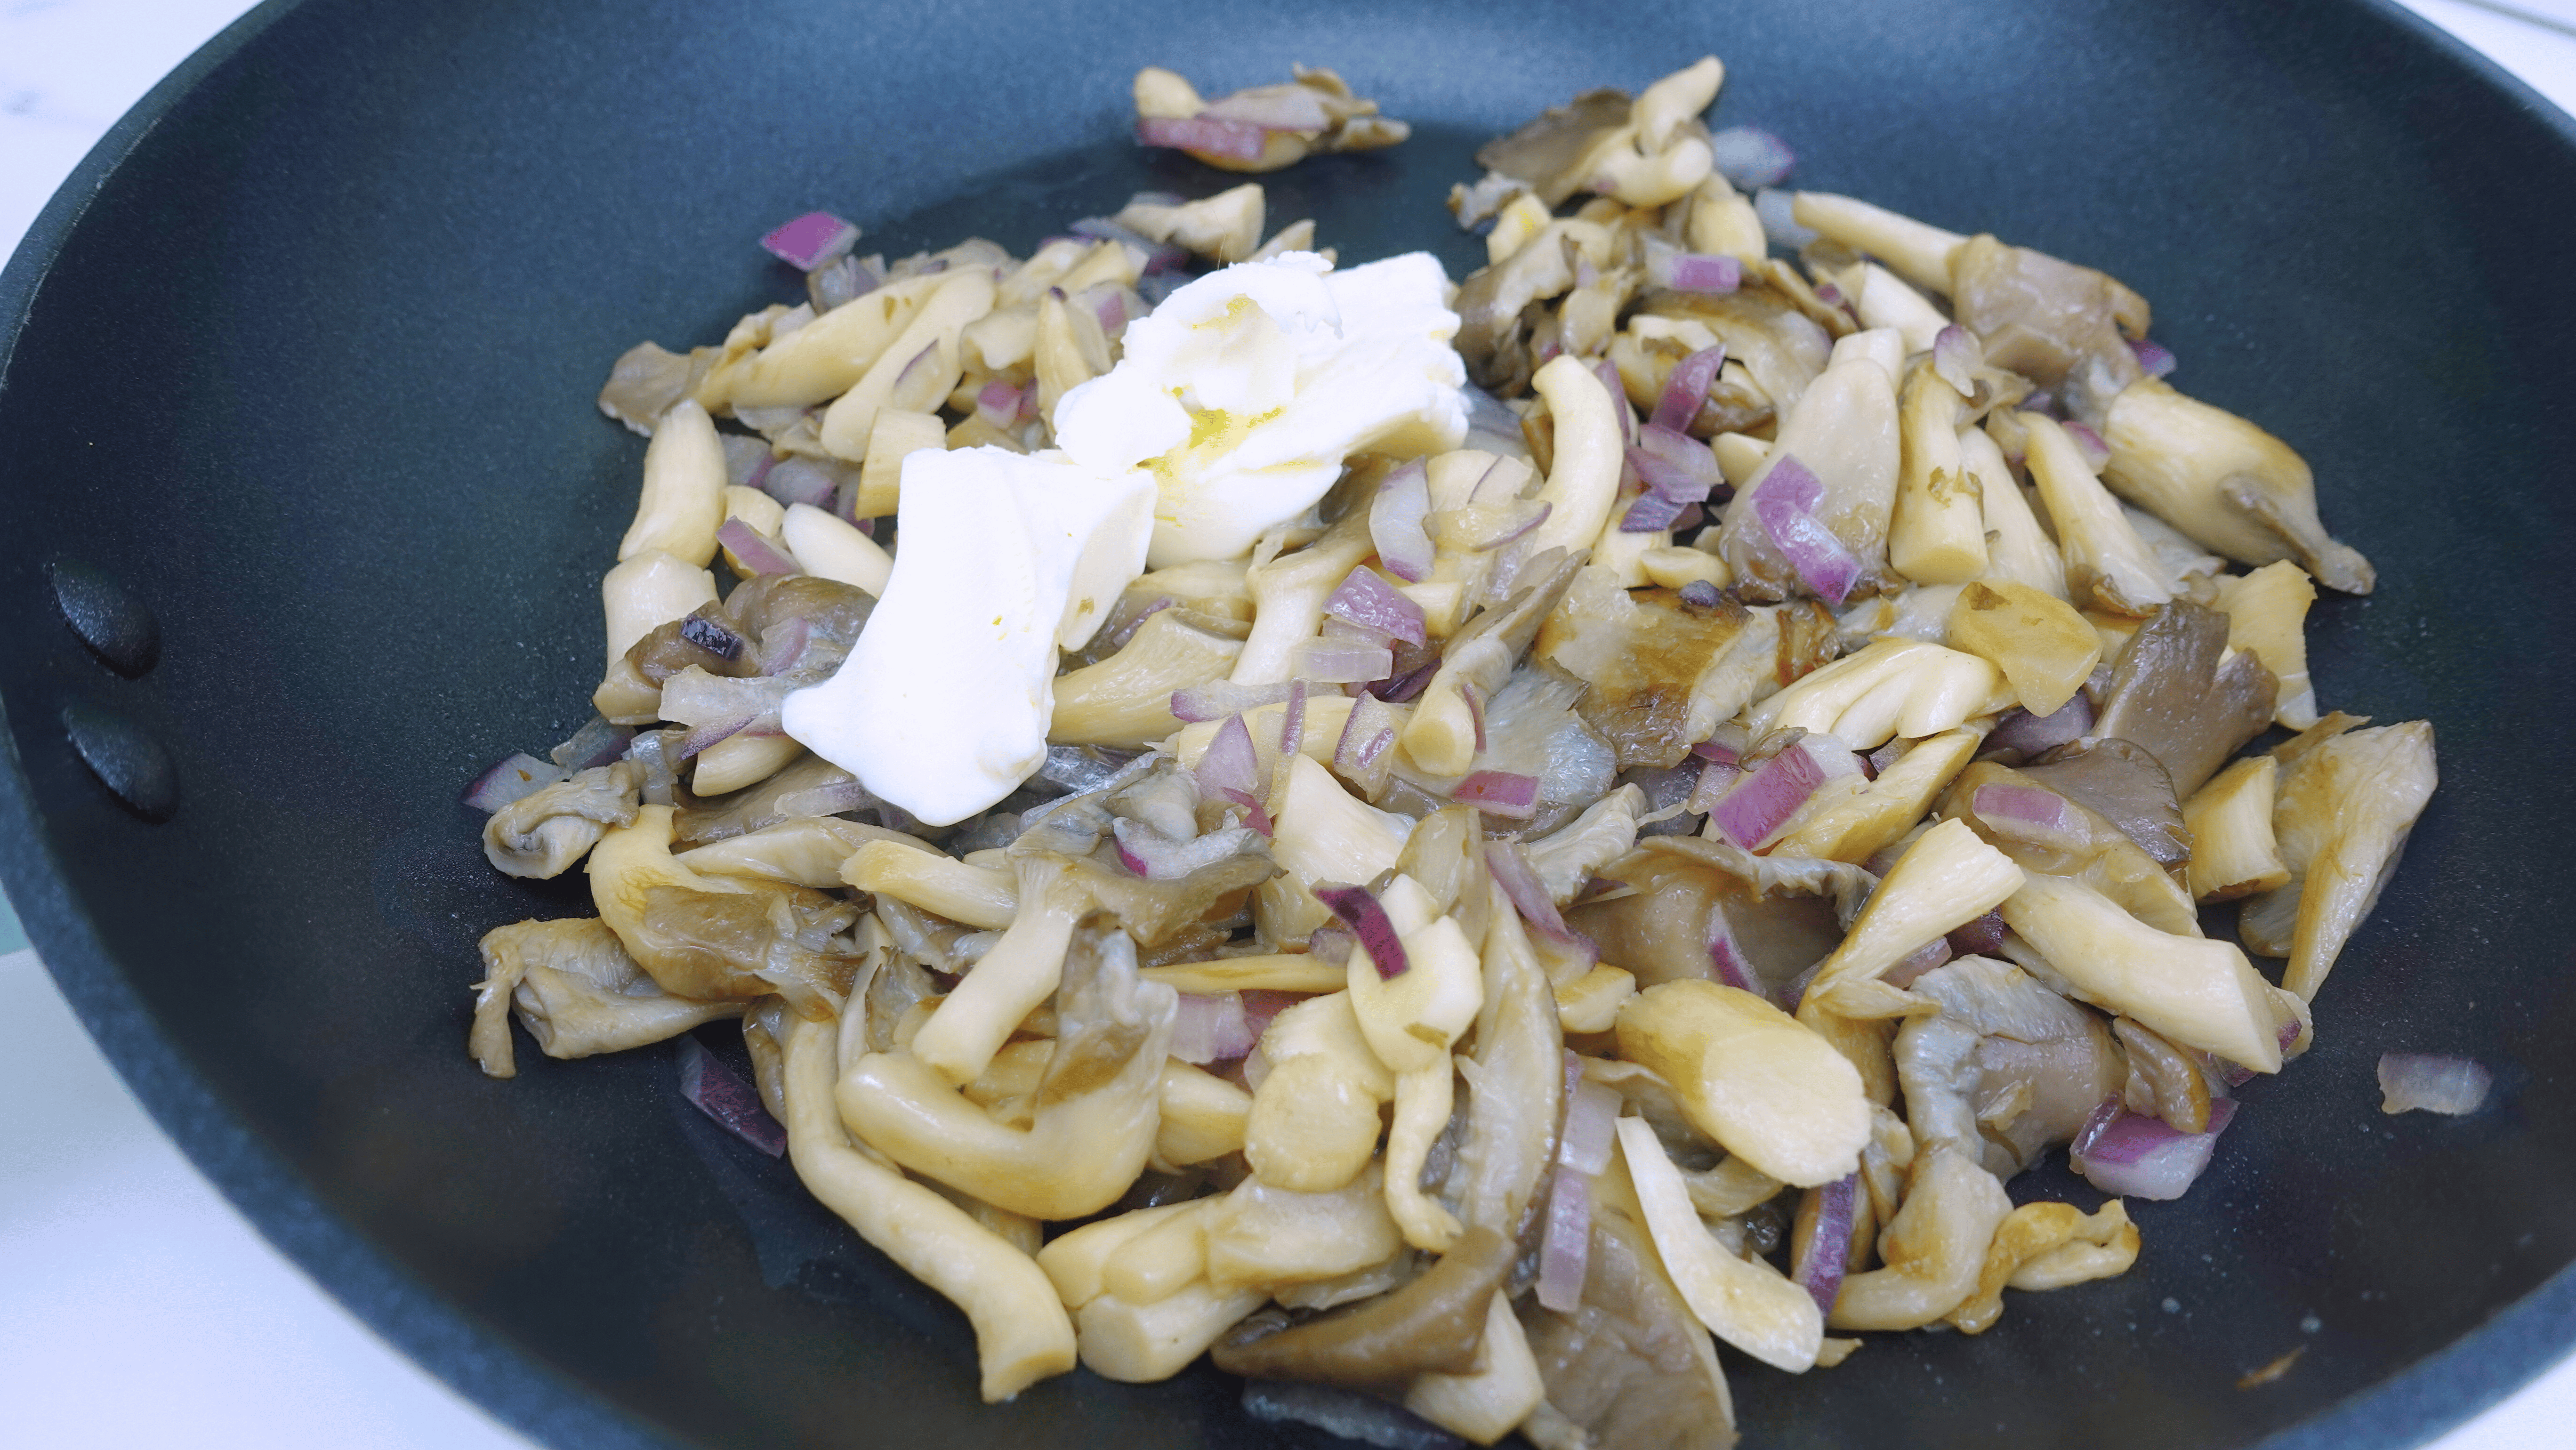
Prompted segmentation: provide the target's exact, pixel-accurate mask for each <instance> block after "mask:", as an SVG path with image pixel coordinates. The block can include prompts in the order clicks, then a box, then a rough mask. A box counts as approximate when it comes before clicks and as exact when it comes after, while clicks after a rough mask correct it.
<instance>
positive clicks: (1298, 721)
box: [1279, 680, 1306, 760]
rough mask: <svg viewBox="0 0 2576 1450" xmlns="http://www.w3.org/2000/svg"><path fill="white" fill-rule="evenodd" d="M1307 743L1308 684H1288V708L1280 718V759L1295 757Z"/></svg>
mask: <svg viewBox="0 0 2576 1450" xmlns="http://www.w3.org/2000/svg"><path fill="white" fill-rule="evenodd" d="M1305 743H1306V682H1305V681H1304V680H1290V681H1289V682H1288V708H1287V710H1286V711H1285V712H1284V713H1283V714H1281V715H1280V717H1279V758H1280V759H1281V760H1286V759H1287V758H1288V757H1290V756H1292V755H1295V754H1296V753H1297V752H1298V750H1299V749H1301V748H1303V747H1304V745H1305Z"/></svg>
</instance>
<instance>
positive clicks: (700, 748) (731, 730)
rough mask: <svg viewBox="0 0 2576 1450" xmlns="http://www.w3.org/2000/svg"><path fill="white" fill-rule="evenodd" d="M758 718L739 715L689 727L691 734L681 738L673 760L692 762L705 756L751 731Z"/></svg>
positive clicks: (672, 754)
mask: <svg viewBox="0 0 2576 1450" xmlns="http://www.w3.org/2000/svg"><path fill="white" fill-rule="evenodd" d="M758 718H759V717H757V716H753V715H737V716H734V717H733V718H732V719H729V720H710V721H708V722H707V723H706V724H704V725H692V726H690V727H689V733H688V734H686V735H683V736H681V737H680V747H679V749H677V750H674V751H672V752H671V758H672V759H673V760H690V759H694V758H695V757H697V756H700V755H704V754H706V753H707V752H708V751H709V750H712V749H714V748H715V747H716V746H719V745H722V744H723V743H724V742H726V741H728V740H731V739H732V738H733V737H735V736H737V735H740V734H742V733H743V732H745V731H747V730H750V729H751V726H752V722H753V721H754V720H756V719H758Z"/></svg>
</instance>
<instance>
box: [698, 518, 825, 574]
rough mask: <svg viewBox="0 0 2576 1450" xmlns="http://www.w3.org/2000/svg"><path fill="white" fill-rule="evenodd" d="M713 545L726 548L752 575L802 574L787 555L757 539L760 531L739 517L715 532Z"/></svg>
mask: <svg viewBox="0 0 2576 1450" xmlns="http://www.w3.org/2000/svg"><path fill="white" fill-rule="evenodd" d="M716 542H717V543H719V544H722V545H724V546H725V549H726V550H727V551H728V552H730V553H731V554H732V555H733V556H734V557H735V558H736V559H739V560H741V561H742V566H743V567H744V568H746V569H749V570H750V571H751V572H752V573H754V574H802V573H804V572H805V571H804V570H802V569H800V568H798V567H796V561H795V560H793V559H791V558H789V557H787V552H786V551H785V550H784V549H781V548H779V547H778V546H777V545H775V544H772V543H771V542H769V541H768V540H767V539H764V538H762V537H761V536H760V531H759V530H758V529H755V528H753V527H752V526H751V525H750V524H748V523H745V522H743V521H742V520H741V519H740V518H729V519H726V520H725V521H724V526H723V527H721V528H719V529H717V530H716Z"/></svg>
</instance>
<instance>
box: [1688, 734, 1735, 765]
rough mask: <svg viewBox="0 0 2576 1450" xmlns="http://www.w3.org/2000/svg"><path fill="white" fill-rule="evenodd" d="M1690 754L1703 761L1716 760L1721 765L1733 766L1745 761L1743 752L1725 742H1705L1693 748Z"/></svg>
mask: <svg viewBox="0 0 2576 1450" xmlns="http://www.w3.org/2000/svg"><path fill="white" fill-rule="evenodd" d="M1690 753H1691V754H1693V755H1696V756H1698V757H1699V758H1700V759H1702V760H1714V761H1716V762H1717V763H1718V764H1720V765H1733V764H1735V763H1737V762H1738V761H1741V760H1742V759H1744V752H1743V751H1742V750H1740V749H1738V748H1737V747H1736V746H1734V745H1732V744H1729V743H1728V742H1726V741H1723V740H1703V741H1701V742H1700V743H1698V744H1697V745H1694V746H1692V747H1691V748H1690Z"/></svg>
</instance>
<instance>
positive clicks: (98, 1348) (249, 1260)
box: [0, 0, 2576, 1450]
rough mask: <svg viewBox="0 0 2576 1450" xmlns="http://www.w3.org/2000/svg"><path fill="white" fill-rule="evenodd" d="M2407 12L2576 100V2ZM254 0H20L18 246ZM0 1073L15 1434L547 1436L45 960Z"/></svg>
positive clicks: (20, 996) (15, 995)
mask: <svg viewBox="0 0 2576 1450" xmlns="http://www.w3.org/2000/svg"><path fill="white" fill-rule="evenodd" d="M2248 3H2261V0H2248ZM2405 3H2407V4H2409V5H2410V6H2411V7H2412V8H2414V9H2415V10H2416V11H2418V12H2419V13H2421V14H2423V15H2424V16H2426V17H2427V18H2429V19H2431V20H2433V21H2434V22H2435V23H2436V24H2439V25H2442V26H2444V27H2446V28H2448V29H2450V30H2451V31H2452V32H2453V33H2454V34H2456V35H2458V36H2459V37H2461V38H2462V39H2463V40H2466V41H2467V42H2468V43H2470V44H2471V45H2473V46H2477V47H2479V48H2480V49H2482V50H2484V51H2485V52H2486V53H2487V54H2489V55H2491V56H2493V57H2494V58H2495V59H2496V60H2497V61H2498V62H2500V63H2501V64H2502V65H2503V66H2504V67H2505V68H2506V69H2508V70H2510V71H2512V72H2514V73H2515V74H2516V75H2519V76H2520V77H2522V79H2523V80H2524V81H2526V82H2528V83H2529V84H2530V85H2531V86H2533V87H2534V88H2535V89H2537V90H2539V91H2541V92H2542V93H2543V94H2545V95H2548V96H2550V97H2551V98H2552V99H2554V100H2556V101H2557V102H2558V104H2559V105H2561V106H2562V107H2567V108H2569V109H2571V110H2576V0H2492V3H2487V4H2476V5H2472V4H2467V3H2460V0H2405ZM248 8H249V6H248V4H247V3H244V0H0V255H5V254H6V253H7V252H9V251H10V250H11V249H13V248H14V247H15V246H16V245H17V242H18V239H19V237H20V236H21V235H22V234H23V233H24V232H25V231H26V229H27V227H28V226H29V224H31V223H32V222H33V221H34V220H35V216H36V213H37V211H38V209H39V208H41V207H42V206H43V205H44V203H45V199H46V197H48V196H49V195H51V194H52V192H53V189H54V188H55V186H56V185H58V184H59V183H60V182H61V181H62V179H63V178H64V177H65V176H67V175H68V174H70V172H71V169H72V167H73V166H74V165H75V164H77V163H78V162H79V160H80V159H81V157H82V156H83V155H84V154H85V153H86V152H87V151H88V150H89V147H90V145H91V143H93V142H95V141H96V140H97V139H98V138H99V136H100V135H101V134H102V133H104V132H105V131H106V129H107V127H108V126H109V125H110V124H111V123H113V122H114V121H115V119H116V118H117V117H118V116H119V115H121V114H122V113H123V112H124V111H125V110H126V108H127V107H129V106H131V105H133V104H134V102H135V101H137V100H139V99H141V98H142V95H143V93H144V92H145V91H146V90H147V89H149V88H150V87H151V85H152V83H153V82H154V81H156V80H158V79H159V78H160V77H161V76H162V75H163V74H164V73H166V72H167V71H168V70H170V68H171V67H173V66H175V65H177V64H178V63H179V62H180V61H181V60H183V59H185V58H186V57H187V55H188V54H189V52H191V51H193V50H194V49H196V47H197V46H198V45H200V44H201V43H203V42H204V41H205V40H206V39H207V38H209V37H211V36H212V35H214V34H215V32H217V31H218V30H220V29H222V28H223V27H224V26H225V25H227V24H229V23H231V21H232V20H233V19H234V17H236V16H237V15H239V14H241V13H242V12H243V11H245V10H247V9H248ZM2517 11H2518V12H2520V13H2521V15H2522V16H2525V17H2529V18H2528V19H2524V18H2516V16H2515V14H2514V12H2517ZM2535 22H2536V23H2535ZM8 939H10V938H8V937H6V936H0V945H5V944H7V940H8ZM458 1050H459V1051H460V1053H461V1052H462V1050H463V1044H462V1043H460V1044H459V1045H458ZM0 1064H6V1065H7V1070H8V1072H9V1075H10V1077H11V1080H12V1087H13V1101H12V1103H11V1109H12V1110H11V1111H10V1112H8V1113H6V1114H0V1346H5V1349H0V1405H6V1406H8V1407H9V1408H8V1412H7V1419H6V1423H5V1425H4V1426H0V1442H6V1443H7V1444H10V1445H23V1446H44V1447H71V1446H111V1447H125V1446H146V1445H151V1446H164V1445H185V1446H188V1447H190V1450H221V1447H231V1446H243V1447H250V1446H260V1447H302V1446H331V1447H375V1446H383V1447H410V1446H420V1447H441V1450H486V1447H491V1450H504V1447H518V1450H524V1447H525V1446H526V1444H527V1442H525V1441H523V1440H521V1439H520V1438H519V1437H517V1436H516V1435H514V1434H512V1433H511V1432H509V1431H508V1430H505V1429H503V1428H502V1427H501V1426H499V1425H498V1424H497V1423H495V1422H494V1421H492V1420H491V1419H490V1418H489V1417H487V1416H485V1415H484V1414H483V1413H482V1412H481V1411H480V1410H477V1409H475V1408H474V1407H473V1406H471V1405H469V1404H467V1403H466V1402H465V1401H464V1400H462V1399H460V1398H459V1397H457V1396H456V1395H455V1394H453V1393H452V1392H450V1391H449V1390H448V1389H447V1388H446V1387H445V1386H444V1385H441V1384H440V1383H438V1382H437V1381H436V1380H434V1379H432V1378H430V1377H429V1376H428V1375H427V1374H424V1373H423V1372H421V1371H420V1370H418V1369H416V1368H415V1367H413V1366H412V1365H411V1363H410V1362H409V1361H407V1360H405V1359H403V1358H402V1357H401V1356H399V1355H397V1354H395V1353H394V1352H393V1351H392V1350H391V1349H389V1348H387V1347H386V1346H385V1345H384V1344H383V1343H382V1342H381V1341H379V1340H377V1339H376V1338H375V1337H374V1335H372V1334H371V1333H369V1332H368V1331H367V1329H366V1328H365V1327H364V1326H362V1325H360V1324H359V1323H358V1322H357V1321H356V1320H355V1319H353V1318H351V1317H350V1316H349V1314H348V1313H347V1312H346V1311H344V1310H343V1309H341V1308H340V1306H339V1305H338V1304H337V1303H335V1302H334V1301H333V1300H331V1299H330V1297H329V1296H327V1295H325V1294H323V1293H322V1292H321V1291H319V1290H318V1289H316V1288H315V1287H314V1286H313V1285H312V1283H311V1282H310V1281H308V1280H307V1279H305V1277H304V1276H303V1274H302V1273H301V1272H300V1271H298V1270H297V1269H296V1268H295V1267H294V1266H293V1265H291V1264H289V1263H288V1262H287V1261H286V1260H285V1259H284V1258H283V1257H281V1256H280V1255H279V1254H278V1253H277V1252H276V1251H275V1250H274V1249H272V1248H270V1247H269V1246H268V1244H267V1242H266V1241H265V1240H263V1239H261V1238H260V1237H259V1236H258V1235H257V1234H256V1233H255V1232H253V1231H252V1230H251V1228H250V1227H249V1225H248V1224H247V1223H245V1222H244V1221H243V1220H242V1219H241V1217H240V1216H239V1215H238V1214H236V1213H235V1212H234V1211H233V1210H232V1207H231V1206H230V1205H229V1204H227V1203H226V1202H225V1201H224V1200H223V1199H222V1198H221V1197H220V1196H219V1195H218V1194H216V1192H215V1191H214V1189H213V1188H212V1187H211V1186H209V1185H208V1184H207V1183H206V1181H205V1180H204V1179H202V1178H200V1177H198V1176H197V1173H196V1171H195V1170H194V1169H192V1168H190V1167H189V1166H188V1164H187V1162H186V1160H185V1159H183V1158H182V1157H181V1156H180V1155H179V1153H178V1151H177V1150H176V1149H175V1148H173V1147H172V1146H171V1145H170V1143H169V1141H168V1140H167V1139H165V1138H163V1137H162V1136H161V1133H160V1131H159V1130H158V1129H157V1128H155V1127H154V1126H153V1125H152V1123H151V1121H150V1119H148V1118H147V1117H145V1116H144V1113H143V1110H142V1109H141V1107H140V1106H139V1105H137V1104H136V1103H135V1101H134V1099H133V1097H132V1095H130V1094H129V1093H127V1092H126V1090H125V1088H124V1086H123V1084H121V1083H119V1082H118V1081H117V1079H116V1076H115V1074H114V1073H113V1072H112V1071H111V1070H110V1069H109V1068H108V1066H107V1063H106V1061H105V1060H104V1059H102V1058H101V1057H100V1056H99V1055H98V1052H97V1050H96V1049H95V1048H93V1047H92V1046H91V1045H90V1042H89V1039H88V1038H87V1037H86V1036H84V1035H83V1034H82V1032H81V1030H80V1027H79V1025H78V1024H77V1022H75V1021H74V1019H73V1017H72V1014H71V1010H70V1008H69V1007H68V1006H66V1005H65V1004H64V1002H63V1000H62V997H61V995H60V994H59V993H57V992H56V991H55V990H54V986H53V981H52V979H51V978H50V977H48V976H46V975H45V972H44V969H43V968H42V967H41V966H39V965H38V964H37V961H36V959H35V956H34V954H33V953H31V952H17V953H13V954H9V955H0ZM2571 1425H2576V1361H2571V1362H2570V1363H2568V1364H2564V1365H2561V1366H2560V1367H2559V1368H2558V1369H2556V1370H2555V1371H2553V1372H2552V1373H2551V1374H2549V1375H2548V1376H2546V1377H2544V1378H2543V1379H2542V1380H2541V1381H2539V1382H2538V1383H2536V1384H2534V1385H2533V1386H2531V1387H2530V1388H2529V1389H2526V1390H2525V1391H2523V1392H2522V1393H2521V1394H2520V1395H2518V1396H2516V1397H2515V1398H2514V1399H2512V1400H2510V1401H2508V1402H2507V1403H2505V1404H2504V1405H2501V1406H2499V1407H2497V1408H2496V1409H2494V1410H2492V1411H2490V1412H2489V1413H2488V1414H2486V1415H2485V1416H2483V1417H2481V1418H2480V1419H2478V1420H2476V1421H2474V1422H2472V1423H2471V1424H2469V1425H2467V1426H2464V1427H2462V1428H2461V1429H2460V1430H2458V1431H2457V1432H2455V1433H2454V1434H2452V1435H2451V1436H2449V1437H2448V1438H2446V1439H2444V1440H2442V1441H2440V1442H2438V1446H2437V1450H2524V1447H2537V1446H2543V1445H2551V1446H2563V1445H2567V1444H2569V1443H2571V1441H2576V1432H2571V1431H2570V1429H2569V1426H2571ZM2176 1450H2188V1447H2176Z"/></svg>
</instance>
